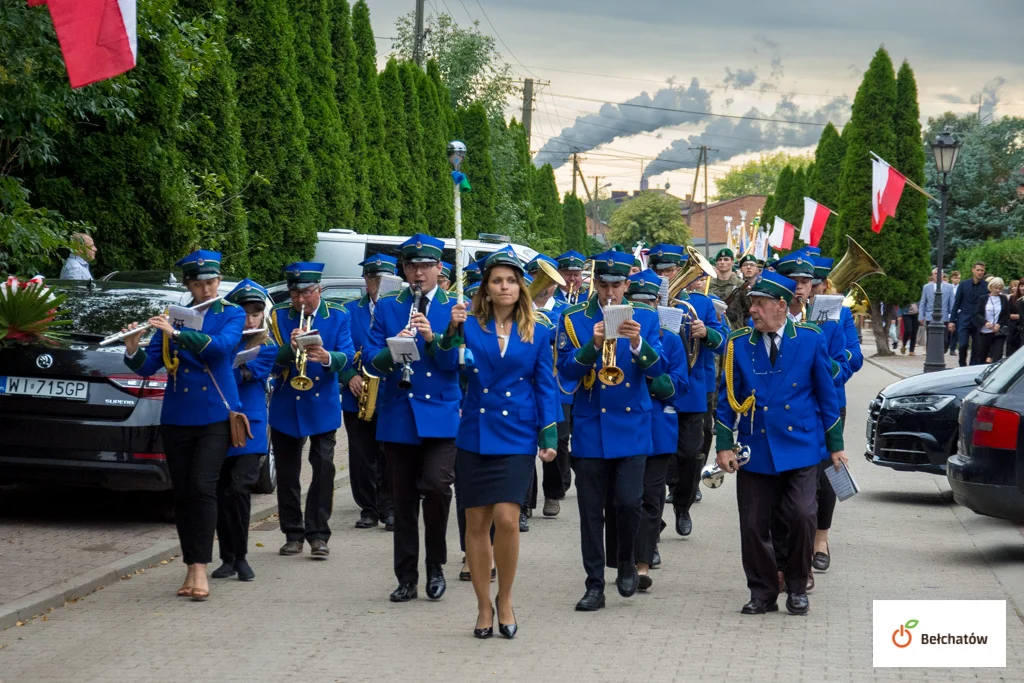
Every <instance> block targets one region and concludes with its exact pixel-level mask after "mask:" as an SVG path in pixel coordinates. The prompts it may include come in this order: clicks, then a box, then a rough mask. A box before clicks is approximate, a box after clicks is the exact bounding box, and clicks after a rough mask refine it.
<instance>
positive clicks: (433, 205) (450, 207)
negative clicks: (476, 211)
mask: <svg viewBox="0 0 1024 683" xmlns="http://www.w3.org/2000/svg"><path fill="white" fill-rule="evenodd" d="M416 82H417V84H418V86H419V88H418V92H419V94H420V120H421V121H422V122H423V168H424V188H425V197H426V219H427V228H428V230H429V231H430V234H431V235H434V236H435V237H452V236H453V235H454V234H455V204H454V199H453V194H454V193H453V188H452V179H451V175H450V168H449V166H448V158H447V156H446V151H447V149H448V143H449V142H451V138H450V137H449V136H448V135H447V134H446V128H445V124H444V120H443V117H442V115H441V107H440V105H439V104H438V97H437V90H436V88H435V87H434V82H433V81H432V80H431V79H430V77H428V76H427V74H425V73H423V72H422V71H420V70H419V69H416ZM471 182H472V181H471Z"/></svg>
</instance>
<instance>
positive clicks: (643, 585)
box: [637, 574, 654, 591]
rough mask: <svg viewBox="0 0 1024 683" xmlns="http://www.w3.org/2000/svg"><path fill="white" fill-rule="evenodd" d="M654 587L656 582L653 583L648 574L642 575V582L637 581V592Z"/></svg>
mask: <svg viewBox="0 0 1024 683" xmlns="http://www.w3.org/2000/svg"><path fill="white" fill-rule="evenodd" d="M653 585H654V581H651V577H649V576H647V574H641V575H640V580H639V581H637V590H641V591H645V590H647V589H648V588H650V587H651V586H653Z"/></svg>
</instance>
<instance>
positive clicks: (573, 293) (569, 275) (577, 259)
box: [555, 250, 587, 304]
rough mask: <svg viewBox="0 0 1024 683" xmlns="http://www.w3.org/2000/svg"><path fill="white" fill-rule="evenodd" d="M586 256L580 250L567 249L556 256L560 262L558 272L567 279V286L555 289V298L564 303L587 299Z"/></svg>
mask: <svg viewBox="0 0 1024 683" xmlns="http://www.w3.org/2000/svg"><path fill="white" fill-rule="evenodd" d="M586 260H587V259H586V257H585V256H583V254H581V253H579V252H578V251H572V250H570V251H567V252H565V253H564V254H561V255H560V256H556V257H555V261H557V262H558V274H559V275H561V276H562V279H563V280H565V286H564V287H561V286H559V288H558V289H557V290H556V291H555V299H557V300H558V301H560V302H562V303H569V304H573V303H577V302H580V301H586V299H587V291H586V289H585V288H584V286H583V264H584V263H585V262H586Z"/></svg>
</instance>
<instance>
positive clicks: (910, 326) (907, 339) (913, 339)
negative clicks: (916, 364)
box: [903, 315, 921, 353]
mask: <svg viewBox="0 0 1024 683" xmlns="http://www.w3.org/2000/svg"><path fill="white" fill-rule="evenodd" d="M920 324H921V323H920V321H919V320H918V319H917V316H916V315H905V316H903V346H904V347H906V346H907V344H908V343H909V344H910V351H911V353H913V352H914V349H915V347H916V346H917V330H918V327H919V326H920Z"/></svg>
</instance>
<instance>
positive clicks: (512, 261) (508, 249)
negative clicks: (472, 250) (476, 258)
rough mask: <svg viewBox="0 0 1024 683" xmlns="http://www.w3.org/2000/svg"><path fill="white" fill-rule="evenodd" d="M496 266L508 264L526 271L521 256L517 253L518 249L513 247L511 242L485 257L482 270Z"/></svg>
mask: <svg viewBox="0 0 1024 683" xmlns="http://www.w3.org/2000/svg"><path fill="white" fill-rule="evenodd" d="M494 266H508V267H509V268H514V269H515V270H518V271H519V272H520V273H522V272H524V271H523V263H522V261H520V260H519V257H518V256H517V255H516V250H515V249H513V248H512V245H511V244H506V245H505V246H504V247H502V248H501V249H498V250H497V251H495V252H492V253H490V254H488V255H487V256H486V257H484V263H483V267H482V270H484V271H487V270H490V269H491V268H493V267H494Z"/></svg>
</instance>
